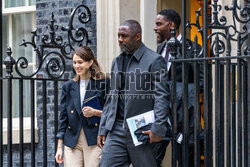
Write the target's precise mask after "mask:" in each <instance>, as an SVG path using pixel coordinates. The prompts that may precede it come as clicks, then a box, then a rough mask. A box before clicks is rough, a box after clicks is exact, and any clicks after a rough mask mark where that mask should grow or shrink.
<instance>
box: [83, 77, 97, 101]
mask: <svg viewBox="0 0 250 167" xmlns="http://www.w3.org/2000/svg"><path fill="white" fill-rule="evenodd" d="M96 82H97V81H96V80H94V79H93V78H90V79H89V83H88V86H87V88H86V93H85V97H84V99H87V98H90V97H93V96H94V95H95V94H96V90H97V87H96Z"/></svg>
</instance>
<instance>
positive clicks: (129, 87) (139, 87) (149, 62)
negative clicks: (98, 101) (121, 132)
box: [99, 43, 170, 136]
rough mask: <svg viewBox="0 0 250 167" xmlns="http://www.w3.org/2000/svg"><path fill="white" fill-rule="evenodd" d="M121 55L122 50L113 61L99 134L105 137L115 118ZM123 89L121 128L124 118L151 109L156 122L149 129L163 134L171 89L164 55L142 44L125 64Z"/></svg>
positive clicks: (125, 125)
mask: <svg viewBox="0 0 250 167" xmlns="http://www.w3.org/2000/svg"><path fill="white" fill-rule="evenodd" d="M123 56H124V54H123V53H122V54H120V55H119V56H118V57H116V58H115V59H114V60H113V63H112V68H111V86H110V93H109V95H108V97H107V98H108V99H107V101H106V104H105V106H104V109H103V113H102V118H101V122H100V127H99V135H104V136H106V135H107V133H108V131H111V130H112V128H113V125H114V122H115V120H116V113H117V104H118V92H119V91H118V90H119V89H118V88H119V84H120V77H119V72H121V71H122V66H121V65H122V60H123ZM125 89H126V91H125V97H124V98H125V108H124V120H123V121H124V123H123V124H124V127H125V128H128V126H127V123H126V119H127V118H130V117H133V116H135V115H138V114H142V113H144V112H147V111H150V110H154V112H155V122H154V124H153V125H152V128H151V130H152V131H153V132H154V133H156V134H158V135H160V136H165V134H166V131H167V116H168V115H169V99H170V90H169V85H168V82H167V74H166V65H165V61H164V59H163V57H162V56H161V55H159V54H157V53H155V52H153V51H152V50H150V49H148V48H147V47H146V46H145V45H144V44H143V43H142V44H141V46H140V47H139V48H138V49H137V50H136V52H135V53H134V54H133V55H132V57H131V59H130V61H129V63H128V67H127V74H126V78H125Z"/></svg>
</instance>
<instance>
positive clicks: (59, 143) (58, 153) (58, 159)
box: [55, 139, 63, 164]
mask: <svg viewBox="0 0 250 167" xmlns="http://www.w3.org/2000/svg"><path fill="white" fill-rule="evenodd" d="M62 145H63V140H62V139H58V141H57V150H56V155H55V159H56V162H57V163H59V164H61V163H63V158H62V155H63V151H62Z"/></svg>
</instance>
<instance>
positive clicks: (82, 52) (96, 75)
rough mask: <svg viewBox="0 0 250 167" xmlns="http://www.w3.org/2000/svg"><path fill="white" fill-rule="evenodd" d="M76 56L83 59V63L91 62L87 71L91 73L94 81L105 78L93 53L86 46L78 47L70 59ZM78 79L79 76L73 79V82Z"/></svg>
mask: <svg viewBox="0 0 250 167" xmlns="http://www.w3.org/2000/svg"><path fill="white" fill-rule="evenodd" d="M75 54H76V55H77V56H79V57H81V59H83V61H87V62H88V61H90V60H93V64H92V65H91V66H90V67H89V70H90V72H91V77H92V78H93V79H95V80H100V79H105V78H107V76H106V75H105V74H104V72H103V71H102V69H101V66H100V65H99V63H98V62H97V60H96V58H95V55H94V53H93V52H92V50H91V48H90V47H88V46H80V47H78V48H77V49H76V50H75V51H74V53H73V54H72V58H73V56H74V55H75ZM79 79H80V76H78V75H77V74H76V75H75V77H74V78H73V80H74V81H75V82H77V81H78V80H79Z"/></svg>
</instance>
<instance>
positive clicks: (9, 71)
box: [4, 48, 15, 167]
mask: <svg viewBox="0 0 250 167" xmlns="http://www.w3.org/2000/svg"><path fill="white" fill-rule="evenodd" d="M11 54H12V51H11V48H8V49H7V55H8V56H7V57H6V58H5V60H4V64H5V66H6V77H7V78H8V88H7V92H8V93H7V100H8V101H7V104H8V105H7V114H8V146H7V150H8V167H12V72H13V65H14V64H15V60H14V59H13V58H12V57H11Z"/></svg>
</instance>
